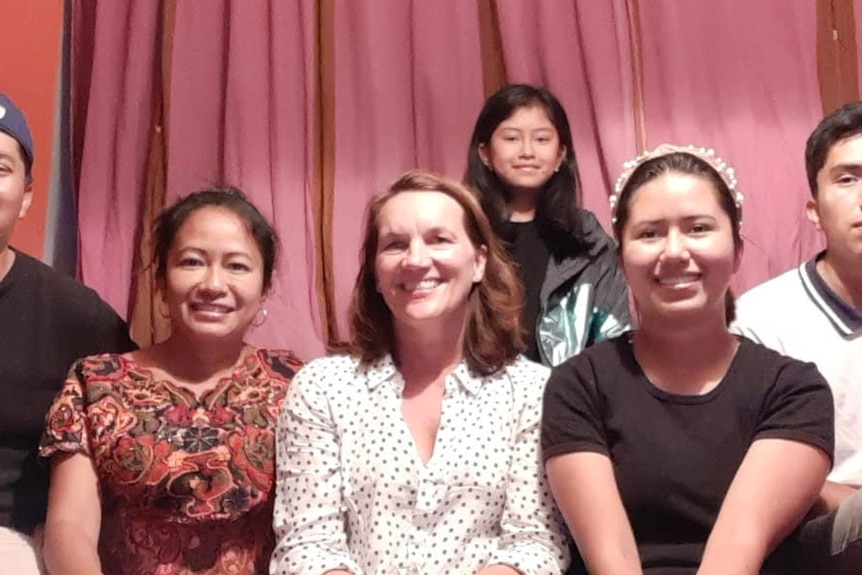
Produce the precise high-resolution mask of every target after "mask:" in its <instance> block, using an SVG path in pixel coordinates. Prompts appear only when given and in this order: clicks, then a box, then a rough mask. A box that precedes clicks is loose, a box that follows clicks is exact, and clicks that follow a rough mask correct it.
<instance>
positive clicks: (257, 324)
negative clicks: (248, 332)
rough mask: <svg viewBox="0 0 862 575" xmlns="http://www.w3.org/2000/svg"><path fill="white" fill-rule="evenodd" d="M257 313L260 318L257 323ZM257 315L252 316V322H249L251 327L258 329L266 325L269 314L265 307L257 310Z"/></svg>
mask: <svg viewBox="0 0 862 575" xmlns="http://www.w3.org/2000/svg"><path fill="white" fill-rule="evenodd" d="M257 313H259V314H260V317H261V319H260V321H258V319H257ZM257 313H256V314H254V321H252V322H251V325H252V327H260V326H262V325H263V324H265V323H266V316H267V315H269V312H268V311H266V308H265V307H262V308H260V309H259V310H257Z"/></svg>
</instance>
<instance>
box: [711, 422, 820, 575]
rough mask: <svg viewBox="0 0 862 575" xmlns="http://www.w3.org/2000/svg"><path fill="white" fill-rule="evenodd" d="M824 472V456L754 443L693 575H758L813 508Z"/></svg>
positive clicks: (786, 444)
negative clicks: (763, 565)
mask: <svg viewBox="0 0 862 575" xmlns="http://www.w3.org/2000/svg"><path fill="white" fill-rule="evenodd" d="M829 467H830V460H829V456H828V455H827V454H826V453H825V452H824V451H822V450H821V449H819V448H817V447H814V446H812V445H808V444H806V443H800V442H796V441H789V440H785V439H759V440H757V441H755V442H754V443H753V444H752V445H751V447H750V448H749V450H748V453H747V454H746V455H745V458H744V459H743V461H742V465H741V466H740V468H739V470H738V471H737V472H736V476H735V477H734V479H733V482H732V483H731V484H730V489H729V490H728V492H727V496H726V497H725V499H724V503H723V504H722V506H721V510H720V511H719V514H718V519H717V520H716V522H715V526H714V527H713V529H712V533H711V534H710V536H709V539H708V540H707V543H706V549H705V551H704V555H703V561H702V563H701V566H700V569H699V570H698V572H697V573H698V575H711V574H719V573H720V574H721V575H758V574H759V573H760V568H761V566H762V564H763V561H764V560H765V559H766V557H767V556H768V555H769V553H771V552H772V550H774V549H775V547H776V546H777V545H778V544H779V543H780V542H781V541H782V540H783V539H784V538H785V537H786V536H787V535H788V534H789V533H790V532H791V531H792V530H793V529H794V528H795V527H796V526H797V525H798V524H799V522H800V521H801V520H802V518H803V517H804V516H805V513H806V512H807V511H808V509H809V508H810V507H811V505H812V503H814V500H815V499H816V498H817V495H818V493H819V491H820V488H821V486H822V485H823V482H824V480H825V479H826V474H827V473H828V472H829Z"/></svg>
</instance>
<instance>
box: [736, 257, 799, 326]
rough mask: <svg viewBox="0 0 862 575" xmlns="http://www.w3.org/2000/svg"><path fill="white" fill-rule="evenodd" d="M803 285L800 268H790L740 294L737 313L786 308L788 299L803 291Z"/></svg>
mask: <svg viewBox="0 0 862 575" xmlns="http://www.w3.org/2000/svg"><path fill="white" fill-rule="evenodd" d="M802 290H803V286H802V282H801V280H800V277H799V268H798V267H797V268H793V269H791V270H788V271H786V272H784V273H782V274H780V275H778V276H776V277H774V278H772V279H769V280H767V281H765V282H763V283H762V284H759V285H757V286H755V287H753V288H751V289H750V290H748V291H746V292H745V293H743V294H742V295H741V296H739V299H738V300H737V302H736V304H737V314H742V313H745V314H746V315H747V314H749V313H756V312H757V311H761V312H762V311H763V310H764V309H766V310H774V309H775V308H781V309H786V308H784V304H785V302H786V301H787V300H788V299H791V298H795V297H797V296H798V295H799V294H801V293H802Z"/></svg>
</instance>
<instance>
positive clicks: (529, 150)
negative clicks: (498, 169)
mask: <svg viewBox="0 0 862 575" xmlns="http://www.w3.org/2000/svg"><path fill="white" fill-rule="evenodd" d="M521 156H524V157H527V158H531V157H533V142H532V141H531V140H530V138H524V139H523V140H521Z"/></svg>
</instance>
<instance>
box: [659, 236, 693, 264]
mask: <svg viewBox="0 0 862 575" xmlns="http://www.w3.org/2000/svg"><path fill="white" fill-rule="evenodd" d="M662 255H663V256H664V258H665V259H688V257H689V253H688V247H687V245H686V241H685V235H684V234H683V233H682V232H680V231H679V230H677V229H671V230H669V231H668V234H667V239H665V242H664V251H663V254H662Z"/></svg>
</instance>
